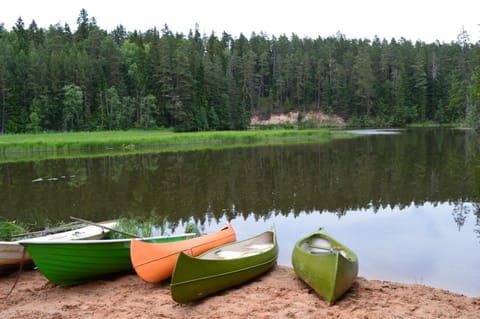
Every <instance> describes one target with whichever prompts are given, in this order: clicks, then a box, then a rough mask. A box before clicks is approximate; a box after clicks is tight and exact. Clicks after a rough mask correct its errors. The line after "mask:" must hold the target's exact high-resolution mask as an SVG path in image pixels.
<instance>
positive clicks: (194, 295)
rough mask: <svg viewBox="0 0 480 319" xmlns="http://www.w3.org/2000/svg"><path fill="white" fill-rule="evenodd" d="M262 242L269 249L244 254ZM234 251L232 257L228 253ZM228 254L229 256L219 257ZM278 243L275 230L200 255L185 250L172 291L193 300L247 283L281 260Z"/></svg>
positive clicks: (184, 299)
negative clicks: (194, 255) (187, 252)
mask: <svg viewBox="0 0 480 319" xmlns="http://www.w3.org/2000/svg"><path fill="white" fill-rule="evenodd" d="M253 245H256V246H257V247H259V246H261V245H267V246H264V247H266V248H264V249H263V251H261V252H258V253H250V254H251V255H249V256H246V257H243V256H244V255H245V254H243V253H242V251H247V252H248V249H249V248H248V247H253ZM228 252H231V254H232V256H231V257H232V258H231V259H224V258H225V257H228V255H227V253H228ZM220 253H225V254H224V256H225V257H218V256H220ZM277 258H278V245H277V241H276V238H275V232H274V231H268V232H265V233H262V234H260V235H258V236H256V237H253V238H250V239H247V240H244V241H239V242H235V243H231V244H226V245H223V246H220V247H217V248H214V249H212V250H209V251H208V252H206V253H204V254H202V255H200V256H199V257H196V258H195V257H191V256H189V255H187V254H184V253H181V254H180V256H179V257H178V260H177V263H176V265H175V270H174V272H173V275H172V281H171V285H170V291H171V295H172V298H173V300H175V301H176V302H178V303H189V302H193V301H196V300H198V299H201V298H204V297H206V296H209V295H211V294H214V293H216V292H219V291H222V290H225V289H228V288H231V287H234V286H237V285H240V284H243V283H245V282H247V281H249V280H252V279H254V278H256V277H258V276H260V275H262V274H263V273H265V272H267V271H268V270H269V269H271V268H272V267H273V266H274V265H275V264H276V262H277Z"/></svg>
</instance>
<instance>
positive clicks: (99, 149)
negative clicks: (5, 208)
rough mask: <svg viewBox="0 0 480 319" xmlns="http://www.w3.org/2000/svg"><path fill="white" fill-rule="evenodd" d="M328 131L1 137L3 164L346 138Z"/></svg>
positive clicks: (96, 133)
mask: <svg viewBox="0 0 480 319" xmlns="http://www.w3.org/2000/svg"><path fill="white" fill-rule="evenodd" d="M346 136H348V134H347V133H343V132H335V131H328V130H272V131H269V130H267V131H265V130H259V131H222V132H194V133H174V132H170V131H137V130H132V131H114V132H112V131H104V132H72V133H45V134H18V135H0V163H1V162H13V161H25V160H41V159H52V158H77V157H93V156H105V155H122V154H136V153H148V152H161V151H181V150H183V151H186V150H198V149H210V148H216V149H217V148H228V147H245V146H256V145H266V144H279V143H280V144H291V143H307V142H321V141H323V142H325V141H329V140H332V139H334V138H340V137H346Z"/></svg>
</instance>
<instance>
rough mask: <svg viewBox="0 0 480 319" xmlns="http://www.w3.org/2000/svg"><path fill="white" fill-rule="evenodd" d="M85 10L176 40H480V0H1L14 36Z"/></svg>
mask: <svg viewBox="0 0 480 319" xmlns="http://www.w3.org/2000/svg"><path fill="white" fill-rule="evenodd" d="M82 8H84V9H86V10H87V13H88V15H89V17H90V18H92V17H95V19H96V20H97V25H98V26H99V27H100V28H102V29H104V30H107V31H112V30H113V29H115V27H116V26H118V25H120V24H122V25H123V26H124V27H125V28H126V29H127V31H134V30H139V31H146V30H148V29H150V28H153V27H157V28H158V29H162V28H163V26H164V25H165V24H167V25H168V27H169V29H170V30H171V31H173V32H174V33H184V34H188V32H189V30H194V29H195V24H198V26H199V31H200V32H201V33H202V34H206V35H210V33H211V32H212V31H214V32H215V33H216V34H217V35H221V34H222V32H223V31H225V32H227V33H229V34H231V35H233V36H234V37H237V36H238V35H239V34H240V33H243V34H244V35H245V36H247V37H249V36H250V35H251V33H252V32H255V33H257V34H258V33H260V32H263V33H265V34H267V35H269V36H270V37H271V36H272V35H274V36H277V37H278V36H279V35H282V34H285V35H287V36H290V35H291V34H292V33H295V34H296V35H298V36H299V37H301V38H303V37H310V38H317V37H318V36H320V37H328V36H332V35H335V34H336V33H337V32H341V33H342V34H344V35H345V36H346V37H347V38H349V39H352V38H356V39H359V38H362V39H363V38H367V39H373V38H374V36H378V37H379V38H380V39H384V38H385V39H387V40H390V39H391V38H392V37H393V38H395V39H397V40H398V39H400V38H401V37H404V38H405V39H407V40H411V41H413V42H415V41H416V40H422V41H424V42H427V43H431V42H434V41H436V40H439V41H440V42H446V43H450V42H451V41H456V38H457V35H458V34H459V33H460V32H461V30H462V28H464V29H465V30H466V31H467V32H468V34H469V36H470V41H471V42H477V41H479V36H480V26H479V24H480V0H455V1H452V0H436V1H435V0H429V1H424V0H395V1H391V0H328V1H325V0H291V1H283V0H237V1H231V0H230V1H229V0H168V1H165V0H150V1H149V0H130V1H124V0H116V1H115V0H112V1H107V0H43V1H40V0H3V1H2V3H1V8H0V23H4V25H5V27H6V28H7V29H8V30H11V28H12V26H13V25H14V24H15V22H16V21H17V19H18V17H21V18H22V19H23V21H24V23H25V25H26V27H28V25H29V24H30V22H31V21H32V20H33V19H34V20H35V21H36V23H37V25H38V26H39V27H43V28H48V26H49V25H54V24H56V23H60V24H61V25H62V26H63V25H64V24H65V23H68V25H69V26H70V28H71V29H72V30H75V29H76V26H77V18H78V16H79V13H80V10H81V9H82Z"/></svg>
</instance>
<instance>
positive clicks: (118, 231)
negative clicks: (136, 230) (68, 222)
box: [70, 216, 140, 238]
mask: <svg viewBox="0 0 480 319" xmlns="http://www.w3.org/2000/svg"><path fill="white" fill-rule="evenodd" d="M70 218H71V219H73V220H76V221H79V222H82V223H85V224H90V225H94V226H97V227H101V228H104V229H108V230H110V231H113V232H116V233H120V234H123V235H127V236H130V237H134V238H140V236H138V235H135V234H130V233H127V232H124V231H121V230H118V229H115V228H110V227H107V226H104V225H102V224H98V223H94V222H91V221H89V220H85V219H81V218H78V217H73V216H70Z"/></svg>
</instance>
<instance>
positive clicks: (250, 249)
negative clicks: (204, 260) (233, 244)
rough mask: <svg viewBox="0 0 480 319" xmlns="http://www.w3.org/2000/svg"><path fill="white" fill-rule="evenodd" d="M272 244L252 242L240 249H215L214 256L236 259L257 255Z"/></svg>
mask: <svg viewBox="0 0 480 319" xmlns="http://www.w3.org/2000/svg"><path fill="white" fill-rule="evenodd" d="M272 247H273V244H254V245H249V246H246V247H245V248H244V249H241V250H217V251H216V252H215V256H217V257H219V258H221V259H236V258H242V257H248V256H253V255H258V254H260V253H263V252H266V251H267V250H269V249H271V248H272Z"/></svg>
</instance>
